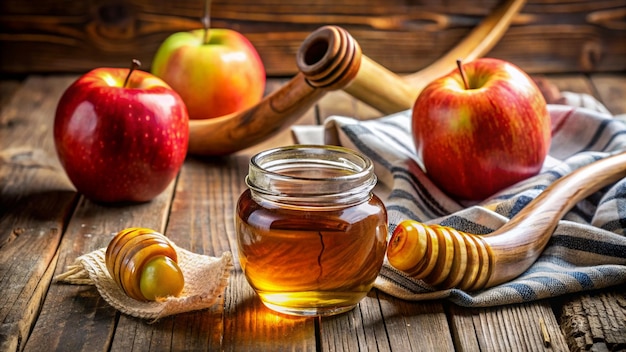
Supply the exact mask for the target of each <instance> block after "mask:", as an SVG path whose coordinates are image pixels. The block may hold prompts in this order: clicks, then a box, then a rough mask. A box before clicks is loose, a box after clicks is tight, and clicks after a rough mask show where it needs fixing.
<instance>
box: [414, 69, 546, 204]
mask: <svg viewBox="0 0 626 352" xmlns="http://www.w3.org/2000/svg"><path fill="white" fill-rule="evenodd" d="M460 68H462V69H460ZM412 113H413V119H412V128H413V131H412V132H413V137H414V142H415V147H416V150H417V152H418V154H419V156H420V157H421V159H422V161H423V163H424V168H425V169H426V173H427V174H428V175H429V178H430V179H431V180H432V181H433V182H434V183H435V184H436V185H437V186H438V187H440V188H441V189H442V190H443V191H444V192H446V193H448V194H449V195H451V196H453V197H455V198H457V199H462V200H480V199H484V198H486V197H488V196H490V195H492V194H494V193H496V192H497V191H500V190H502V189H504V188H505V187H507V186H510V185H512V184H515V183H517V182H519V181H522V180H524V179H526V178H528V177H531V176H533V175H535V174H537V173H538V172H539V171H540V170H541V167H542V165H543V162H544V159H545V157H546V155H547V153H548V150H549V147H550V141H551V127H550V116H549V114H548V110H547V107H546V102H545V99H544V98H543V96H542V94H541V92H540V91H539V89H538V88H537V86H536V85H535V83H534V82H533V80H532V79H531V78H529V76H528V75H527V74H526V73H525V72H523V71H522V70H521V69H520V68H519V67H517V66H515V65H513V64H511V63H509V62H506V61H503V60H499V59H493V58H481V59H477V60H475V61H472V62H469V63H465V64H463V65H461V64H460V63H459V68H458V69H456V70H453V71H452V72H450V73H449V74H447V75H444V76H443V77H441V78H439V79H436V80H434V81H433V82H431V83H430V84H429V85H428V86H426V87H425V89H424V90H423V91H422V92H421V93H420V95H419V96H418V98H417V99H416V101H415V104H414V107H413V112H412Z"/></svg>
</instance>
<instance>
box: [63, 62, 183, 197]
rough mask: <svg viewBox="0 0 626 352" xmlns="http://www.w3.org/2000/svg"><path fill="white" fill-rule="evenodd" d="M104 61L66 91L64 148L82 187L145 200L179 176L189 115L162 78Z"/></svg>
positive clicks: (86, 191) (73, 175)
mask: <svg viewBox="0 0 626 352" xmlns="http://www.w3.org/2000/svg"><path fill="white" fill-rule="evenodd" d="M129 71H131V70H129V69H123V68H97V69H94V70H92V71H90V72H88V73H86V74H84V75H83V76H81V77H79V78H78V79H77V80H76V81H75V82H74V83H73V84H71V85H70V86H69V87H68V88H67V89H66V91H65V92H64V93H63V96H62V97H61V99H60V101H59V102H58V105H57V110H56V115H55V120H54V142H55V146H56V150H57V154H58V157H59V160H60V161H61V164H62V165H63V168H64V169H65V171H66V173H67V175H68V177H69V178H70V180H71V181H72V183H73V184H74V186H75V187H76V189H77V190H78V191H79V192H81V193H82V194H84V195H85V196H86V197H87V198H90V199H92V200H94V201H97V202H104V203H111V202H143V201H148V200H151V199H153V198H154V197H156V196H157V195H159V194H160V193H161V192H162V191H163V190H164V189H165V188H166V187H167V186H168V185H169V184H170V182H171V181H172V180H173V179H174V177H175V176H176V175H177V173H178V171H179V169H180V167H181V166H182V164H183V162H184V160H185V156H186V153H187V144H188V140H189V117H188V115H187V110H186V107H185V104H184V102H183V101H182V99H181V98H180V96H179V95H178V94H177V93H176V92H175V91H174V90H173V89H171V88H170V87H169V86H168V85H167V84H166V83H165V82H163V81H162V80H161V79H159V78H157V77H155V76H154V75H152V74H150V73H148V72H145V71H139V70H134V71H132V74H129Z"/></svg>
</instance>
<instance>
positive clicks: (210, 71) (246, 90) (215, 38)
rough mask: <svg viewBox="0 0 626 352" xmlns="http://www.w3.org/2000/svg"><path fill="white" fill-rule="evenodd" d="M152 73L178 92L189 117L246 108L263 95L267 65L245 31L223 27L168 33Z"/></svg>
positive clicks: (222, 113) (217, 115)
mask: <svg viewBox="0 0 626 352" xmlns="http://www.w3.org/2000/svg"><path fill="white" fill-rule="evenodd" d="M151 70H152V73H153V74H155V75H156V76H158V77H160V78H162V79H163V80H164V81H165V82H167V83H168V84H169V85H170V86H171V87H172V88H174V90H176V91H177V92H178V94H180V96H181V97H182V98H183V101H184V102H185V104H186V105H187V110H188V111H189V117H190V118H191V119H207V118H213V117H219V116H223V115H227V114H230V113H233V112H236V111H240V110H243V109H247V108H249V107H251V106H253V105H254V104H256V103H257V102H259V101H260V100H261V98H262V97H263V93H264V90H265V78H266V77H265V67H264V66H263V62H262V61H261V58H260V57H259V54H258V53H257V51H256V49H255V48H254V46H253V45H252V44H251V43H250V41H249V40H248V39H247V38H246V37H244V36H243V35H242V34H240V33H238V32H236V31H233V30H230V29H222V28H211V29H209V30H208V32H207V37H206V41H205V30H204V29H198V30H194V31H190V32H179V33H174V34H172V35H171V36H169V37H168V38H167V39H166V40H165V41H164V42H163V43H162V44H161V46H160V47H159V48H158V50H157V52H156V54H155V56H154V60H153V62H152V69H151Z"/></svg>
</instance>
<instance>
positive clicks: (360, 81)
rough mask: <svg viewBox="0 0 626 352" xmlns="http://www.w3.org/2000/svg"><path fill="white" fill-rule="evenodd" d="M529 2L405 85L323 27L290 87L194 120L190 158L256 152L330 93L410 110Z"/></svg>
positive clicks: (304, 49)
mask: <svg viewBox="0 0 626 352" xmlns="http://www.w3.org/2000/svg"><path fill="white" fill-rule="evenodd" d="M524 2H525V0H507V1H506V2H505V3H504V4H503V5H502V6H500V7H499V8H498V9H496V10H495V11H494V12H493V13H492V14H491V15H489V16H488V17H487V18H486V19H485V20H484V21H483V22H482V23H481V24H480V25H479V26H478V27H477V28H476V29H475V30H473V31H472V32H471V33H470V35H469V36H468V37H467V38H466V39H465V40H463V41H461V43H459V45H457V46H456V47H455V48H453V49H452V50H451V51H450V52H449V53H448V54H447V55H445V56H444V57H442V58H440V59H439V60H437V61H436V62H434V63H433V64H431V65H429V66H428V67H426V68H425V69H423V70H420V71H418V72H416V73H415V74H412V75H409V76H406V77H405V78H404V79H402V78H401V77H400V76H398V75H396V74H394V73H393V72H391V71H389V70H387V69H386V68H384V67H383V66H381V65H379V64H378V63H376V62H375V61H373V60H371V59H370V58H368V57H367V56H365V55H363V54H362V53H361V48H360V46H359V44H358V42H357V41H356V40H355V39H354V38H353V37H352V36H351V35H350V34H349V33H348V32H347V31H346V30H344V29H342V28H340V27H337V26H324V27H321V28H319V29H318V30H316V31H314V32H313V33H311V34H310V35H309V36H308V37H307V38H306V39H305V40H304V42H303V43H302V45H301V46H300V49H299V50H298V52H297V58H296V61H297V66H298V68H299V70H300V72H299V73H298V74H297V75H296V76H295V77H294V78H292V79H291V80H290V81H289V82H288V83H287V84H286V85H284V86H283V87H281V88H280V89H279V90H277V91H276V92H274V93H273V94H271V95H268V96H266V97H265V98H264V99H263V100H261V101H260V102H259V103H258V104H257V105H255V106H253V107H251V108H249V109H247V110H244V111H240V112H236V113H233V114H230V115H226V116H222V117H218V118H213V119H206V120H191V121H190V122H189V153H191V154H203V155H225V154H230V153H234V152H237V151H239V150H241V149H245V148H247V147H250V146H253V145H255V144H257V143H260V142H262V141H263V140H265V139H267V138H269V137H271V136H273V135H274V134H276V133H278V132H279V131H280V130H282V129H283V128H286V127H288V126H289V125H291V123H293V122H294V120H295V119H297V118H298V117H300V116H301V115H302V114H303V113H304V112H306V110H308V109H309V108H310V107H311V106H312V105H313V104H315V102H317V101H318V100H319V99H320V98H321V97H322V96H323V95H324V94H325V93H326V92H328V91H331V90H336V89H341V88H343V89H344V90H345V91H346V92H348V93H349V94H351V95H353V96H354V97H355V98H357V99H359V100H361V101H363V102H365V103H366V104H368V105H371V106H372V107H374V108H376V109H378V110H379V111H381V112H383V113H385V114H390V113H394V112H398V111H402V110H406V109H410V108H411V107H412V106H413V103H414V102H415V99H416V98H417V96H418V95H419V93H420V92H421V90H422V89H423V88H424V87H425V86H426V84H428V83H429V82H430V81H432V80H433V79H435V78H437V77H439V76H441V75H443V74H445V73H447V72H448V71H450V70H451V69H453V68H454V67H455V66H454V65H456V59H457V58H459V57H462V58H464V59H465V60H466V61H469V60H471V59H473V58H475V57H478V56H481V55H483V54H484V53H485V52H486V51H488V50H489V49H490V48H491V47H492V46H493V45H494V44H495V43H496V42H497V41H498V40H499V39H500V37H501V36H502V35H503V34H504V32H505V31H506V28H508V26H509V24H510V22H511V19H512V18H513V16H514V14H515V13H517V12H518V11H519V9H520V8H521V7H522V5H523V4H524Z"/></svg>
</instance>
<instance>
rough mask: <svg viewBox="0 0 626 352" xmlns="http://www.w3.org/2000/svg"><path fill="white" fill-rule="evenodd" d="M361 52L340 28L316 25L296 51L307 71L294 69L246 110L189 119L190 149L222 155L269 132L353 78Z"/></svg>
mask: <svg viewBox="0 0 626 352" xmlns="http://www.w3.org/2000/svg"><path fill="white" fill-rule="evenodd" d="M317 38H320V39H317ZM361 56H362V54H361V48H360V47H359V45H358V43H357V42H356V40H354V38H352V37H351V36H350V35H349V34H348V33H347V32H346V31H345V30H344V29H342V28H339V27H331V26H327V27H322V28H320V29H318V30H317V31H315V32H313V33H312V34H310V35H309V37H308V38H307V39H306V40H305V41H304V43H303V44H302V46H301V48H300V51H299V52H298V61H299V62H300V61H301V62H304V63H305V64H306V65H305V66H306V67H307V68H309V70H308V71H307V72H300V73H298V74H297V75H296V76H294V77H293V78H292V79H291V80H290V81H289V82H288V83H287V84H285V85H284V86H282V87H281V88H280V89H279V90H277V91H275V92H274V93H272V94H270V95H268V96H266V97H265V98H263V100H261V101H260V102H259V103H258V104H257V105H255V106H253V107H251V108H249V109H247V110H244V111H240V112H236V113H233V114H230V115H226V116H221V117H218V118H213V119H206V120H191V121H189V153H191V154H202V155H226V154H230V153H234V152H237V151H239V150H241V149H245V148H247V147H250V146H253V145H256V144H257V143H260V142H261V141H263V140H265V139H267V138H269V137H271V136H272V135H274V134H276V133H278V132H279V131H280V130H282V129H283V128H285V127H288V126H289V125H291V123H293V121H294V120H295V119H297V118H298V117H300V116H301V115H302V114H303V113H304V112H306V110H308V109H309V108H310V107H311V106H313V104H315V103H316V102H317V101H318V100H319V99H320V98H321V97H322V96H323V95H324V94H325V93H326V92H327V91H331V90H336V89H341V88H343V87H345V86H346V85H347V84H348V83H350V82H351V81H352V80H353V79H355V77H356V76H357V75H358V74H359V72H360V70H359V68H360V65H361Z"/></svg>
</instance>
